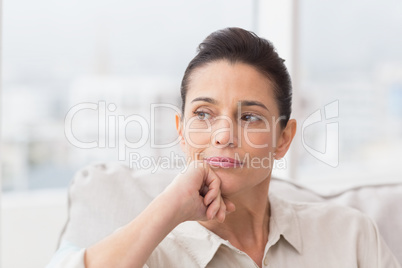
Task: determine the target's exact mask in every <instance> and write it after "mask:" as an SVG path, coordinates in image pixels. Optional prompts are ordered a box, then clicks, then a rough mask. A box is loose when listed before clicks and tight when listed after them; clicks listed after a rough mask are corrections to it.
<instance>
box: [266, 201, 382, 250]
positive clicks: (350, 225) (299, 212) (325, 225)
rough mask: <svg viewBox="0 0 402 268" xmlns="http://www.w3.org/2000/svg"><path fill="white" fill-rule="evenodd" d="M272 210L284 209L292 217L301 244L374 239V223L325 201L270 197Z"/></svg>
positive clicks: (357, 212) (354, 242)
mask: <svg viewBox="0 0 402 268" xmlns="http://www.w3.org/2000/svg"><path fill="white" fill-rule="evenodd" d="M270 202H271V205H272V206H277V208H273V209H276V210H278V209H281V210H287V211H289V213H291V214H293V219H294V224H295V225H297V226H294V227H295V228H297V227H298V229H299V232H300V234H301V236H302V238H303V241H305V242H308V243H312V244H314V243H315V242H317V243H318V244H321V243H322V242H324V241H327V242H329V243H332V244H336V243H338V244H339V245H343V244H346V243H352V244H355V245H356V242H358V241H363V240H366V238H368V237H370V239H377V235H378V234H377V232H378V231H377V227H376V225H375V223H374V222H373V221H372V220H371V219H370V217H368V216H367V215H365V214H363V213H362V212H360V211H358V210H356V209H354V208H351V207H346V206H341V205H337V204H332V203H329V202H293V201H292V202H290V201H286V200H283V199H280V198H278V197H276V196H273V197H270Z"/></svg>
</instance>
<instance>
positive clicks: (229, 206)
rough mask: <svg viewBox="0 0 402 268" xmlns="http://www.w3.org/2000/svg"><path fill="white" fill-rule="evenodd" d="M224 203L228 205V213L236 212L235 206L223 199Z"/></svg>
mask: <svg viewBox="0 0 402 268" xmlns="http://www.w3.org/2000/svg"><path fill="white" fill-rule="evenodd" d="M223 202H224V203H225V205H226V213H231V212H233V211H235V210H236V206H235V204H233V202H232V201H230V200H229V199H227V198H223Z"/></svg>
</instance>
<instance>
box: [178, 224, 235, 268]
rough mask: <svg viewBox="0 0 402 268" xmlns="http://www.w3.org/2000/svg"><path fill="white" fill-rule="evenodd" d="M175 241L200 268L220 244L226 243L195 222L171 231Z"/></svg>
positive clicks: (204, 265) (210, 258)
mask: <svg viewBox="0 0 402 268" xmlns="http://www.w3.org/2000/svg"><path fill="white" fill-rule="evenodd" d="M172 235H174V236H175V237H174V239H175V241H176V242H177V243H178V244H180V245H181V246H182V247H184V248H185V249H186V251H188V252H189V254H191V256H192V257H193V258H194V260H195V261H196V262H197V264H198V265H199V266H200V267H206V266H207V264H208V263H209V262H210V261H211V260H212V258H213V257H214V256H215V254H216V252H217V251H218V249H219V247H220V246H221V245H222V244H226V243H228V241H226V240H223V239H222V238H221V237H219V236H218V235H216V234H215V233H213V232H211V231H210V230H208V229H207V228H205V227H204V226H202V225H201V224H199V223H198V222H196V221H187V222H183V223H181V224H179V225H178V226H177V227H176V228H175V229H174V230H173V231H172Z"/></svg>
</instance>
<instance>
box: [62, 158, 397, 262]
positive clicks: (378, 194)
mask: <svg viewBox="0 0 402 268" xmlns="http://www.w3.org/2000/svg"><path fill="white" fill-rule="evenodd" d="M179 172H180V170H178V169H176V170H171V169H170V170H158V171H157V172H156V173H152V172H150V171H147V170H132V169H130V168H128V167H127V166H124V165H122V164H120V163H107V164H97V165H91V166H88V167H86V168H84V169H82V170H80V171H78V172H77V174H76V176H75V177H74V179H73V180H72V183H71V185H70V188H69V192H68V199H69V201H68V204H69V208H68V213H69V215H68V220H67V222H66V224H65V227H64V229H63V232H62V234H61V237H60V241H61V240H66V241H69V242H71V243H73V244H75V245H77V246H79V247H88V246H89V245H91V244H94V243H95V242H97V241H99V240H101V239H102V238H104V237H105V236H107V235H109V234H110V233H112V232H113V231H114V230H116V229H117V228H119V227H121V226H122V225H125V224H127V223H128V222H130V221H131V220H132V219H134V218H135V217H136V216H137V215H138V214H139V213H140V212H141V211H142V210H143V209H144V208H145V207H146V206H147V205H148V204H149V203H150V202H151V200H152V199H153V198H154V197H156V196H157V195H158V194H159V193H160V192H162V191H163V189H164V188H165V187H166V186H167V185H168V184H169V183H170V182H171V181H172V179H173V178H174V177H175V176H176V175H177V174H178V173H179ZM270 192H275V194H276V195H277V196H279V197H281V198H283V199H287V200H290V201H298V202H300V201H301V202H335V203H337V204H341V205H346V206H350V207H353V208H356V209H358V210H360V211H362V212H364V213H366V214H368V215H369V216H371V217H372V219H374V221H375V222H376V223H377V225H378V227H379V230H380V233H381V234H382V236H383V237H384V240H385V241H386V242H387V244H388V245H389V247H390V249H391V251H392V252H393V253H394V254H395V256H396V257H397V259H398V260H399V261H400V262H402V243H401V242H400V241H402V213H401V212H402V208H401V205H402V183H399V184H388V185H375V186H373V185H372V186H370V185H368V186H361V187H357V188H353V189H349V190H346V191H342V192H340V193H338V194H336V195H330V196H325V195H320V194H318V193H315V192H314V191H312V190H310V189H308V188H306V187H304V186H302V185H298V184H296V183H293V182H290V181H285V180H281V179H278V178H272V180H271V185H270Z"/></svg>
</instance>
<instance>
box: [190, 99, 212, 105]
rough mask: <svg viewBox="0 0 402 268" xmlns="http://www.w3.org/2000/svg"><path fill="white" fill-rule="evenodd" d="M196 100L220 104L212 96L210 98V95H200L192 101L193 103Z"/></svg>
mask: <svg viewBox="0 0 402 268" xmlns="http://www.w3.org/2000/svg"><path fill="white" fill-rule="evenodd" d="M196 101H203V102H209V103H211V104H215V105H216V104H218V101H217V100H215V99H212V98H208V97H198V98H195V99H194V100H192V101H191V103H193V102H196Z"/></svg>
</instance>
